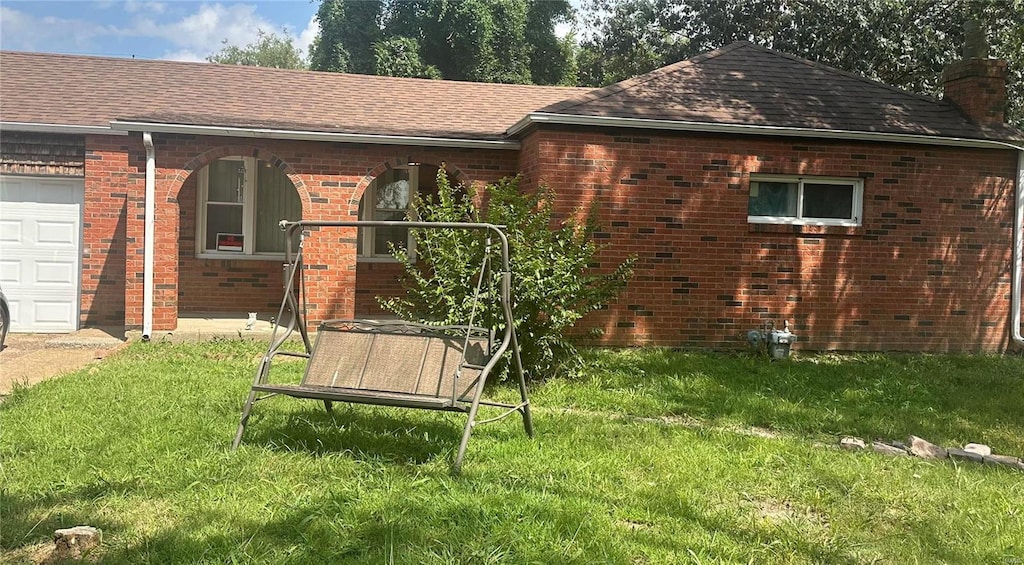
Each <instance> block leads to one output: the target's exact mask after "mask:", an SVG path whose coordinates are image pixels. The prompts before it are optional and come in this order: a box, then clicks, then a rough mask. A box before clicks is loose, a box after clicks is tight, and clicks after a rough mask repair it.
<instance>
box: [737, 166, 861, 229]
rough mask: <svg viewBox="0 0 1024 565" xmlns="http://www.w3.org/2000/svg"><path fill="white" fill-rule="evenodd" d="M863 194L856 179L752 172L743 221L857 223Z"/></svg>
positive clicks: (825, 223) (756, 222)
mask: <svg viewBox="0 0 1024 565" xmlns="http://www.w3.org/2000/svg"><path fill="white" fill-rule="evenodd" d="M863 196H864V182H863V181H862V180H860V179H835V178H816V177H775V176H752V177H751V178H750V200H749V201H748V204H747V221H748V222H750V223H755V224H807V225H822V226H859V225H860V224H861V204H862V201H863Z"/></svg>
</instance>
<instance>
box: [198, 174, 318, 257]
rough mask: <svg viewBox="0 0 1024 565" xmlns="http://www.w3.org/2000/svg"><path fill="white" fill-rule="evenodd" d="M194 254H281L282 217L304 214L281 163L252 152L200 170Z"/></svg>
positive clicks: (297, 194)
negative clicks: (259, 158) (257, 156)
mask: <svg viewBox="0 0 1024 565" xmlns="http://www.w3.org/2000/svg"><path fill="white" fill-rule="evenodd" d="M196 201H197V203H198V210H197V214H196V255H197V256H199V257H204V258H214V259H228V258H230V259H278V258H283V257H284V248H285V236H284V232H283V231H281V228H280V226H279V222H280V221H281V220H289V221H296V220H300V219H302V201H301V200H300V199H299V193H298V192H297V191H296V190H295V185H293V184H292V181H291V180H290V179H289V178H288V175H286V174H285V173H284V171H282V170H281V169H280V168H278V167H275V166H274V165H273V164H271V163H269V162H267V161H260V160H258V159H256V158H254V157H225V158H223V159H218V160H216V161H214V162H212V163H210V164H209V165H208V166H206V167H204V168H203V169H202V170H200V171H199V178H198V195H197V198H196Z"/></svg>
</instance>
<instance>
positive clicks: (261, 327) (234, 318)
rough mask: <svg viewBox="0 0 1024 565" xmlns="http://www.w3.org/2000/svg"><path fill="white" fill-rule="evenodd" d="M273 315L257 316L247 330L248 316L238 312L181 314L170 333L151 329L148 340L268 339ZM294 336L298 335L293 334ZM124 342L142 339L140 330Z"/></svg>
mask: <svg viewBox="0 0 1024 565" xmlns="http://www.w3.org/2000/svg"><path fill="white" fill-rule="evenodd" d="M276 314H277V313H276V312H275V313H274V314H264V313H262V312H261V313H259V314H258V315H257V317H256V323H255V324H253V325H252V326H251V327H248V314H246V313H244V312H242V313H240V312H182V313H179V314H178V327H177V328H176V329H174V330H153V335H151V336H150V340H151V341H171V342H186V341H206V340H210V339H253V340H269V339H270V333H271V332H272V331H273V329H274V325H273V324H272V323H271V321H270V320H271V319H272V317H273V316H276ZM295 335H298V332H296V334H295ZM125 337H126V338H127V339H128V341H137V340H139V339H141V338H142V332H141V331H140V330H133V331H129V332H126V334H125Z"/></svg>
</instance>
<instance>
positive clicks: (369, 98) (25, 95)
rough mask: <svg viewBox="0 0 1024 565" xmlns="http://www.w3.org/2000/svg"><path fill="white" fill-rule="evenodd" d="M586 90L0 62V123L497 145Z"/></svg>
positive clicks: (33, 56)
mask: <svg viewBox="0 0 1024 565" xmlns="http://www.w3.org/2000/svg"><path fill="white" fill-rule="evenodd" d="M586 90H588V89H580V88H564V87H554V86H523V85H509V84H487V83H473V82H457V81H438V80H424V79H407V78H391V77H377V76H366V75H351V74H340V73H320V72H309V71H292V70H283V69H268V68H257V67H243V66H233V65H215V64H208V63H180V62H172V61H148V60H137V59H117V58H108V57H84V56H73V55H54V54H44V53H21V52H10V51H4V52H2V53H0V121H5V122H26V123H44V124H60V125H83V126H108V125H109V124H110V122H111V120H115V119H127V120H138V121H146V122H160V123H177V124H190V125H216V126H238V127H254V128H280V129H291V130H300V131H322V132H338V133H358V134H379V135H402V136H407V135H408V136H427V137H453V138H466V139H502V138H504V137H505V130H506V129H508V128H509V126H511V125H512V124H514V123H515V122H516V121H517V120H519V119H521V118H522V117H523V116H524V115H526V114H527V113H529V112H531V111H533V110H536V109H538V108H541V107H543V106H546V105H548V104H551V103H553V102H556V101H558V100H563V99H565V98H568V97H570V96H573V95H575V94H579V93H581V92H585V91H586Z"/></svg>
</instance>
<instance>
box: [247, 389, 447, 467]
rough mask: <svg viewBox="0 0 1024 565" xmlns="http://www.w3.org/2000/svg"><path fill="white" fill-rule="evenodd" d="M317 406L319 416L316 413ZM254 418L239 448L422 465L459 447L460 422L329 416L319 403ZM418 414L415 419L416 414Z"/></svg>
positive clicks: (364, 409) (421, 416)
mask: <svg viewBox="0 0 1024 565" xmlns="http://www.w3.org/2000/svg"><path fill="white" fill-rule="evenodd" d="M317 406H319V407H320V408H319V410H318V409H316V408H315V407H317ZM261 408H264V407H263V406H260V405H259V404H257V406H256V407H255V408H254V409H253V416H252V417H251V418H250V420H249V424H248V426H246V432H245V434H246V435H245V438H243V445H250V446H262V447H267V448H270V449H275V450H280V451H305V452H309V453H312V454H315V455H317V456H322V455H326V454H336V453H346V454H351V455H352V456H353V457H355V458H357V459H361V460H368V461H370V460H372V461H390V462H394V463H405V464H422V463H427V462H429V461H432V460H434V459H436V458H437V457H439V456H441V457H444V456H447V455H449V454H450V453H451V452H452V451H453V450H454V449H456V448H457V447H458V442H459V440H460V439H461V437H462V425H463V424H464V423H465V416H464V415H462V414H458V415H454V416H450V415H444V414H442V413H438V412H423V411H415V410H402V409H396V408H381V407H368V406H352V405H345V404H340V403H336V404H335V405H334V410H333V413H331V414H328V413H327V412H326V411H325V410H324V409H323V407H322V404H320V403H319V402H317V403H313V402H302V403H301V404H300V403H299V402H298V401H296V402H288V401H287V400H286V401H285V402H284V403H281V402H279V403H278V404H277V405H276V406H275V407H274V408H275V409H276V410H275V411H274V412H270V413H266V414H260V412H261V410H260V409H261ZM417 412H418V413H417Z"/></svg>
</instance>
